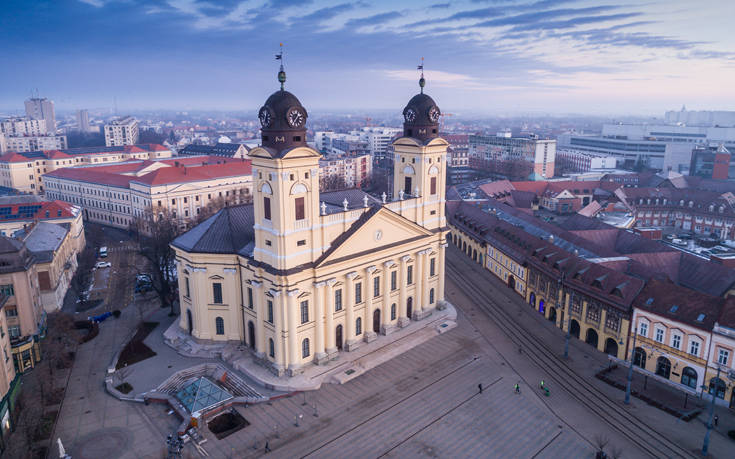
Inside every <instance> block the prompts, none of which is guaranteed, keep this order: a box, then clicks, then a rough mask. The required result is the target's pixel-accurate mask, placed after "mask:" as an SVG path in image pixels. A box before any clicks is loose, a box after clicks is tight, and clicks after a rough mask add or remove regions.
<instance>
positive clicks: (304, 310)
mask: <svg viewBox="0 0 735 459" xmlns="http://www.w3.org/2000/svg"><path fill="white" fill-rule="evenodd" d="M308 321H309V301H308V300H304V301H302V302H301V323H302V324H305V323H307V322H308Z"/></svg>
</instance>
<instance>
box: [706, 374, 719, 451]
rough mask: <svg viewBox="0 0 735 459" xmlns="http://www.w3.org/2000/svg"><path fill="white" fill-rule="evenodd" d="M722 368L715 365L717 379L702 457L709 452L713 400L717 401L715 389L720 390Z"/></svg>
mask: <svg viewBox="0 0 735 459" xmlns="http://www.w3.org/2000/svg"><path fill="white" fill-rule="evenodd" d="M721 369H722V367H721V366H720V365H719V364H718V365H717V377H716V379H715V387H714V392H713V393H712V403H710V405H709V419H708V420H707V433H705V434H704V444H703V445H702V455H703V456H706V455H707V450H709V436H710V434H711V433H712V418H713V417H714V415H715V400H716V399H717V389H719V388H720V370H721Z"/></svg>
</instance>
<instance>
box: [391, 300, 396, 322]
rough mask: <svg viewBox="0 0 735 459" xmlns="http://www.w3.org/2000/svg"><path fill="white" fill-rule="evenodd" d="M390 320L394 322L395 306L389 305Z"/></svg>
mask: <svg viewBox="0 0 735 459" xmlns="http://www.w3.org/2000/svg"><path fill="white" fill-rule="evenodd" d="M390 320H396V304H395V303H393V304H391V305H390Z"/></svg>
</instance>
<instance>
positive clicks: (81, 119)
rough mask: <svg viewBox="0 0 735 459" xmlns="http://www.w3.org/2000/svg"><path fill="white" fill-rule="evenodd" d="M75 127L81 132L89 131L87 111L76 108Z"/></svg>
mask: <svg viewBox="0 0 735 459" xmlns="http://www.w3.org/2000/svg"><path fill="white" fill-rule="evenodd" d="M77 127H78V128H79V130H80V131H82V132H89V111H87V110H86V109H82V110H77Z"/></svg>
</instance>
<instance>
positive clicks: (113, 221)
mask: <svg viewBox="0 0 735 459" xmlns="http://www.w3.org/2000/svg"><path fill="white" fill-rule="evenodd" d="M44 180H45V181H46V183H47V189H46V195H47V196H48V197H49V198H50V199H60V200H64V201H68V202H71V203H74V204H76V205H78V206H80V207H81V208H82V213H83V217H84V219H85V220H87V221H91V222H95V223H101V224H104V225H109V226H114V227H117V228H122V229H128V228H130V225H131V224H133V223H134V222H135V219H136V217H145V216H147V215H149V212H150V211H151V210H152V211H153V213H154V215H155V214H156V213H157V212H159V213H160V212H162V211H163V209H166V210H167V211H168V212H169V213H170V215H171V216H172V217H174V218H177V219H179V221H180V223H181V225H182V227H188V226H189V225H190V224H191V223H192V222H193V221H194V220H195V219H196V218H197V216H198V215H199V214H200V213H201V212H202V211H203V210H204V209H205V208H206V207H207V206H208V205H210V204H212V203H216V202H218V201H227V202H234V203H242V202H248V201H250V198H251V195H252V171H251V167H250V161H249V160H240V159H228V158H221V157H216V156H207V157H190V158H179V159H168V160H161V161H127V162H124V163H118V164H110V165H91V166H78V167H70V168H64V169H58V170H56V171H53V172H49V173H48V174H46V175H45V176H44Z"/></svg>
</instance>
